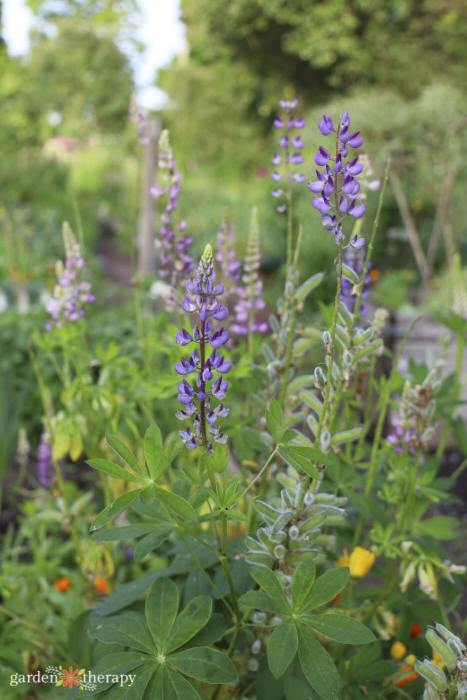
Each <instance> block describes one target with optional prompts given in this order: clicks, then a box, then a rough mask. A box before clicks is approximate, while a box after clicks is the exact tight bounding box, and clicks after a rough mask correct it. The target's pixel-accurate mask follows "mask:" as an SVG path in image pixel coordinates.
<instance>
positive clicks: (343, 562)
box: [336, 549, 349, 566]
mask: <svg viewBox="0 0 467 700" xmlns="http://www.w3.org/2000/svg"><path fill="white" fill-rule="evenodd" d="M336 564H337V566H348V565H349V553H348V551H347V550H346V549H344V552H343V554H342V556H341V557H340V558H339V559H338V560H337V562H336Z"/></svg>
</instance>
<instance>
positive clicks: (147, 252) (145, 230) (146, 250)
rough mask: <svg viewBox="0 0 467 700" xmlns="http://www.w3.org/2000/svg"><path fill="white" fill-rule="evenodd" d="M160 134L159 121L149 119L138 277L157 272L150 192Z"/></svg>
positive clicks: (152, 200)
mask: <svg viewBox="0 0 467 700" xmlns="http://www.w3.org/2000/svg"><path fill="white" fill-rule="evenodd" d="M159 134H160V121H159V119H155V118H151V119H149V122H148V126H147V137H148V143H147V145H146V147H145V151H144V154H145V155H144V171H143V178H142V180H143V182H142V191H141V205H140V215H139V229H138V264H137V274H138V277H142V276H144V275H149V274H151V273H153V272H154V271H155V260H156V255H155V250H154V219H155V210H156V204H155V200H154V197H152V196H151V194H150V191H149V190H150V187H151V185H153V184H154V175H155V172H156V163H157V144H158V141H159Z"/></svg>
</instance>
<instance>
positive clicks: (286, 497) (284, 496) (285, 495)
mask: <svg viewBox="0 0 467 700" xmlns="http://www.w3.org/2000/svg"><path fill="white" fill-rule="evenodd" d="M294 502H295V498H293V499H292V498H291V497H290V493H289V491H288V490H287V489H282V491H281V506H282V510H289V509H290V508H293V505H294Z"/></svg>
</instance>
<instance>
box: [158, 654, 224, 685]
mask: <svg viewBox="0 0 467 700" xmlns="http://www.w3.org/2000/svg"><path fill="white" fill-rule="evenodd" d="M167 663H169V664H170V665H171V666H175V668H177V669H178V670H179V671H181V672H182V673H184V674H185V675H186V676H190V677H191V678H196V679H197V680H198V681H204V682H205V683H231V682H232V681H234V680H235V679H236V677H237V671H236V669H235V666H234V665H233V663H232V661H231V660H230V659H229V657H228V656H227V655H226V654H223V653H222V652H221V651H217V650H215V649H209V648H208V647H195V648H194V649H185V650H184V651H179V652H176V653H175V654H170V656H168V657H167Z"/></svg>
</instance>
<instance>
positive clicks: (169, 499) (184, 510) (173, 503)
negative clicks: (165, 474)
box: [154, 485, 198, 522]
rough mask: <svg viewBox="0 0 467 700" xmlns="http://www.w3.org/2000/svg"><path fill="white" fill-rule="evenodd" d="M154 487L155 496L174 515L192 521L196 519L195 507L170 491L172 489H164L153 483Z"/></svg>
mask: <svg viewBox="0 0 467 700" xmlns="http://www.w3.org/2000/svg"><path fill="white" fill-rule="evenodd" d="M154 489H155V490H156V493H157V497H158V498H159V499H160V500H161V501H162V503H163V504H164V505H165V506H166V507H167V508H169V509H170V510H171V511H173V512H174V513H175V515H178V516H179V517H180V518H183V519H184V520H190V521H192V522H193V521H195V520H196V519H197V517H198V516H197V514H196V511H195V509H194V508H193V506H192V505H191V504H190V503H188V501H186V500H185V499H184V498H182V497H181V496H178V495H177V494H176V493H172V491H166V490H165V489H163V488H161V487H160V486H157V485H154Z"/></svg>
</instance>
